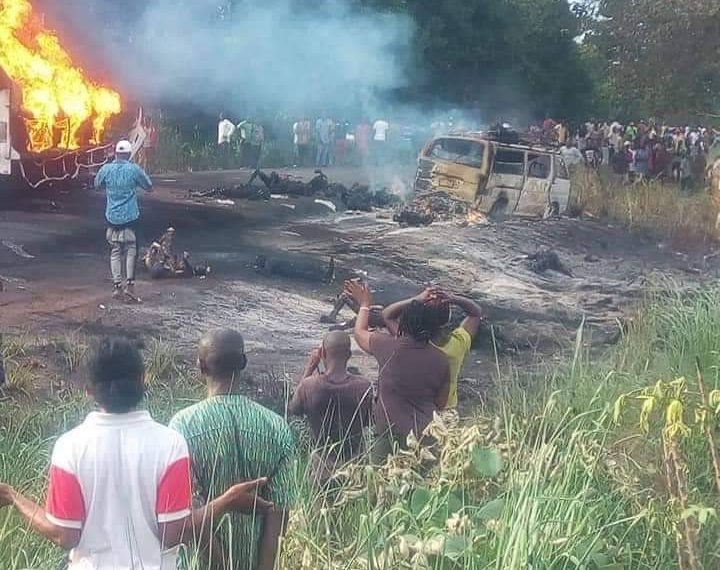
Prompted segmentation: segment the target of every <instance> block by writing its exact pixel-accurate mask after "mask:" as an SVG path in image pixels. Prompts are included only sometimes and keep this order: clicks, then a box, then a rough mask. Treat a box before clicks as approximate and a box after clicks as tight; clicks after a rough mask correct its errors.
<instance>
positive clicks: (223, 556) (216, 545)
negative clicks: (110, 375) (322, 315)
mask: <svg viewBox="0 0 720 570" xmlns="http://www.w3.org/2000/svg"><path fill="white" fill-rule="evenodd" d="M247 363H248V359H247V355H246V354H245V341H244V340H243V337H242V335H241V334H240V333H239V332H237V331H234V330H231V329H217V330H212V331H210V332H208V333H207V334H205V335H204V336H203V337H202V339H201V340H200V346H199V348H198V365H199V368H200V373H201V374H202V376H203V377H204V378H205V380H206V383H207V398H206V399H205V400H203V401H202V402H200V403H199V404H195V405H194V406H190V407H189V408H186V409H184V410H181V411H180V412H178V413H177V414H176V415H175V416H174V417H173V418H172V420H171V421H170V427H171V428H173V429H175V430H177V431H178V432H180V433H181V434H182V435H183V436H184V437H185V439H186V440H187V442H188V446H189V448H190V457H191V459H192V463H191V472H192V478H193V488H194V489H195V496H196V498H197V500H199V501H201V502H209V501H212V500H214V499H215V498H216V497H218V496H220V495H221V494H222V493H223V490H224V488H225V487H227V484H228V482H229V481H242V480H246V479H251V480H252V479H256V478H258V477H267V478H268V486H267V489H266V493H265V496H266V499H267V500H268V501H269V502H272V503H273V505H274V508H273V509H272V510H267V511H257V512H251V513H244V514H241V513H230V514H229V515H228V517H227V518H228V520H227V521H226V522H225V523H224V524H222V525H221V526H220V528H218V529H217V530H216V531H215V534H214V537H213V538H214V541H213V549H212V552H211V553H210V554H211V560H210V564H209V565H208V567H211V568H212V567H213V564H214V565H221V567H223V566H224V567H225V568H230V569H232V570H271V569H272V568H274V566H275V559H276V557H277V552H278V546H279V541H280V537H281V536H282V534H283V532H284V531H285V527H286V525H287V518H288V514H289V509H290V506H291V504H292V501H293V499H294V466H295V443H294V438H293V435H292V432H291V431H290V426H288V424H287V422H286V421H285V420H284V419H283V418H281V417H280V416H279V415H277V414H275V413H274V412H272V411H270V410H268V409H267V408H265V407H263V406H261V405H260V404H257V403H256V402H253V401H252V400H251V399H249V398H248V397H246V396H244V395H243V390H245V389H246V384H247V380H245V379H244V378H245V369H246V367H247ZM198 546H202V544H200V545H198ZM190 562H191V561H190V560H187V559H185V558H183V559H182V560H181V568H182V567H188V566H190ZM192 567H193V568H195V566H194V565H193V566H192ZM204 567H205V566H201V568H204Z"/></svg>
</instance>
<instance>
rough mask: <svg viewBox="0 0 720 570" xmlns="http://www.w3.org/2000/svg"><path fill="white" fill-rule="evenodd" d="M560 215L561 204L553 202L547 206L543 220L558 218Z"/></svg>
mask: <svg viewBox="0 0 720 570" xmlns="http://www.w3.org/2000/svg"><path fill="white" fill-rule="evenodd" d="M559 215H560V202H557V201H553V202H550V203H549V204H548V205H547V206H545V212H544V213H543V220H547V219H549V218H557V217H558V216H559Z"/></svg>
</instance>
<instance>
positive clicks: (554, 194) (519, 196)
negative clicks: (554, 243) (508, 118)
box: [415, 133, 570, 217]
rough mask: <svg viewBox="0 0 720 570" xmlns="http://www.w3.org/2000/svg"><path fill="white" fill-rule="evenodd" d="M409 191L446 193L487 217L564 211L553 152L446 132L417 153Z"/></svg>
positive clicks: (566, 192)
mask: <svg viewBox="0 0 720 570" xmlns="http://www.w3.org/2000/svg"><path fill="white" fill-rule="evenodd" d="M415 191H416V192H428V191H444V192H447V193H448V194H449V195H451V196H452V197H453V198H456V199H458V200H462V201H464V202H469V203H471V204H473V205H474V206H475V207H476V208H477V209H478V210H480V211H482V212H484V213H486V214H488V215H489V216H491V217H504V216H510V215H519V216H533V217H547V216H549V215H553V214H560V213H564V212H565V211H566V210H567V206H568V202H569V199H570V176H569V174H568V169H567V167H566V166H565V163H564V162H563V160H562V158H561V156H560V153H559V152H558V151H556V150H555V149H552V148H548V147H544V146H535V145H529V144H523V143H520V142H517V143H509V142H502V141H498V140H493V139H492V138H488V137H487V136H485V135H483V134H476V133H468V134H458V135H454V134H450V135H443V136H439V137H435V138H433V139H432V140H431V141H430V142H429V143H428V144H426V145H425V147H424V148H423V149H422V151H421V152H420V156H419V158H418V169H417V175H416V178H415Z"/></svg>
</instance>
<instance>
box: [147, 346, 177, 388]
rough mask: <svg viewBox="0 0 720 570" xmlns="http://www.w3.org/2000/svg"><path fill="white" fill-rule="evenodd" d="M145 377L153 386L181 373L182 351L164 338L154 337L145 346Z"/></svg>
mask: <svg viewBox="0 0 720 570" xmlns="http://www.w3.org/2000/svg"><path fill="white" fill-rule="evenodd" d="M144 353H145V379H146V381H147V383H148V385H150V386H152V385H153V384H156V383H158V382H162V381H165V380H169V379H170V378H172V377H174V376H178V375H179V374H180V362H181V358H180V352H179V351H178V349H177V347H176V346H175V345H174V344H172V343H170V342H167V341H165V340H163V339H162V338H153V339H151V340H150V342H148V343H147V345H146V346H145V350H144Z"/></svg>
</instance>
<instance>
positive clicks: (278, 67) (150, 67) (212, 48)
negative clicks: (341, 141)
mask: <svg viewBox="0 0 720 570" xmlns="http://www.w3.org/2000/svg"><path fill="white" fill-rule="evenodd" d="M41 4H42V8H43V10H45V11H46V12H47V14H48V18H49V19H50V20H52V21H51V23H52V24H57V26H58V27H59V28H60V29H61V31H66V32H67V33H68V34H69V35H70V36H72V40H73V42H72V43H73V45H74V46H77V48H78V50H79V51H81V52H83V53H81V54H80V59H81V60H82V59H83V58H84V59H91V60H94V61H92V62H90V63H89V64H88V65H91V66H93V67H99V68H100V69H102V70H103V75H104V76H109V77H111V78H112V80H113V81H115V82H117V84H118V85H117V86H118V87H119V88H120V89H121V90H123V91H124V94H125V95H126V96H127V97H129V98H132V99H137V100H141V101H144V102H155V103H169V104H192V105H194V106H197V107H205V108H216V109H224V110H226V111H227V112H229V113H246V112H248V109H253V108H256V109H257V108H260V107H261V108H265V109H274V110H278V109H282V110H284V111H286V112H292V113H305V112H311V113H312V112H315V113H317V112H319V111H321V110H328V111H329V112H333V111H334V110H335V109H338V108H343V107H345V108H347V106H348V104H351V105H352V106H354V107H363V106H368V105H369V104H370V103H369V101H371V100H372V99H374V98H375V97H381V96H382V95H383V94H384V93H388V92H390V91H392V90H394V89H398V88H401V87H403V86H404V85H405V83H406V76H405V73H406V69H407V65H406V63H407V61H408V59H407V58H408V55H409V51H410V45H411V41H412V36H413V28H412V24H411V22H410V20H409V19H408V18H405V17H403V16H400V15H396V14H388V13H380V12H376V11H371V10H367V9H364V10H362V11H359V10H358V9H357V8H355V7H353V6H351V5H350V3H349V2H348V1H347V0H321V1H320V2H313V3H303V2H299V1H296V0H244V1H235V2H233V1H231V0H225V1H224V2H221V1H220V0H149V1H147V0H146V1H144V2H140V1H138V0H126V1H125V2H121V3H115V2H106V1H105V0H67V1H64V2H55V1H49V0H45V1H44V2H41ZM73 51H76V50H73Z"/></svg>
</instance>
